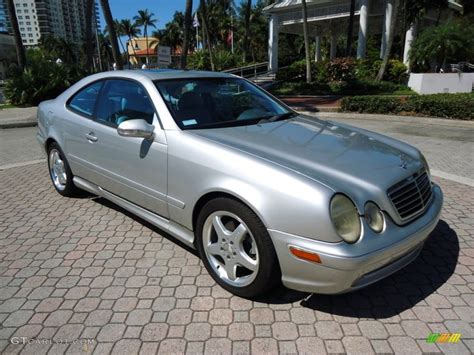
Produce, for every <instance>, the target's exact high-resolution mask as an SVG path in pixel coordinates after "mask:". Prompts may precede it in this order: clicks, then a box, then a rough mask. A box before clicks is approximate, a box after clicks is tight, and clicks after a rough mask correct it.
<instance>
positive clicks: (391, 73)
mask: <svg viewBox="0 0 474 355" xmlns="http://www.w3.org/2000/svg"><path fill="white" fill-rule="evenodd" d="M385 77H386V78H385V80H388V81H391V82H393V83H398V84H400V83H403V82H406V81H407V79H408V68H407V66H406V65H405V64H404V63H403V62H402V61H400V60H398V59H390V60H389V61H388V68H387V71H386V73H385Z"/></svg>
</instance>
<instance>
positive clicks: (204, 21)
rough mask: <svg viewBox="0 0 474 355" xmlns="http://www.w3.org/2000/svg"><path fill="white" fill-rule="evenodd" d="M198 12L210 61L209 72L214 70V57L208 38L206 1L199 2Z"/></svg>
mask: <svg viewBox="0 0 474 355" xmlns="http://www.w3.org/2000/svg"><path fill="white" fill-rule="evenodd" d="M200 10H201V17H202V29H203V31H204V36H205V37H206V42H207V49H208V51H209V60H210V61H211V70H212V71H214V70H215V66H214V56H213V54H212V48H211V39H210V37H209V27H208V22H207V20H208V17H207V4H206V0H200Z"/></svg>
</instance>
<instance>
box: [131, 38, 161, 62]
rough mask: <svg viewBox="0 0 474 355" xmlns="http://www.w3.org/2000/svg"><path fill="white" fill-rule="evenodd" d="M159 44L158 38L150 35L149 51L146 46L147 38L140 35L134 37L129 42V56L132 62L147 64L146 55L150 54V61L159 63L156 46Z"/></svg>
mask: <svg viewBox="0 0 474 355" xmlns="http://www.w3.org/2000/svg"><path fill="white" fill-rule="evenodd" d="M157 46H158V40H157V39H156V38H153V37H148V53H147V48H146V38H145V37H138V38H132V40H131V41H128V42H127V50H128V56H129V58H130V63H131V64H133V65H137V64H145V63H146V57H147V54H148V63H149V64H156V63H157V60H158V59H157V54H156V47H157Z"/></svg>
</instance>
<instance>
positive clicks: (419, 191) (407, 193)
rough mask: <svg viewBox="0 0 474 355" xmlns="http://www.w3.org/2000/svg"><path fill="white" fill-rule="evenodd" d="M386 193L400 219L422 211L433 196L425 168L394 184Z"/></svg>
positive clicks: (406, 218) (412, 216)
mask: <svg viewBox="0 0 474 355" xmlns="http://www.w3.org/2000/svg"><path fill="white" fill-rule="evenodd" d="M387 193H388V197H389V198H390V200H391V201H392V204H393V206H394V207H395V210H396V211H397V213H398V215H399V217H400V218H401V219H402V221H406V220H408V219H410V218H414V217H416V216H417V215H419V214H420V213H423V211H424V210H425V209H426V207H427V206H428V205H429V204H430V202H431V199H432V198H433V192H432V187H431V181H430V178H429V176H428V174H427V173H426V171H425V170H420V171H418V172H417V173H415V174H413V175H412V176H409V177H408V178H406V179H405V180H402V181H400V182H399V183H397V184H395V185H394V186H392V187H391V188H389V189H388V191H387Z"/></svg>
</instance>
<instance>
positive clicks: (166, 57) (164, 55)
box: [158, 46, 171, 66]
mask: <svg viewBox="0 0 474 355" xmlns="http://www.w3.org/2000/svg"><path fill="white" fill-rule="evenodd" d="M170 64H171V48H170V47H166V46H158V65H160V66H161V65H164V66H166V65H170Z"/></svg>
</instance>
